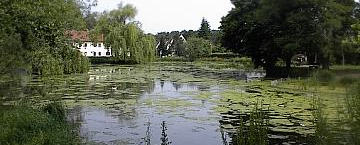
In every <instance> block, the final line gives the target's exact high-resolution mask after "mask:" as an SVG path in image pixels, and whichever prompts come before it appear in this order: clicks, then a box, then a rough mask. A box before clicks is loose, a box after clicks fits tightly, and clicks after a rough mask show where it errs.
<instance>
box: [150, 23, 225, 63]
mask: <svg viewBox="0 0 360 145" xmlns="http://www.w3.org/2000/svg"><path fill="white" fill-rule="evenodd" d="M221 36H222V33H221V31H219V30H211V29H210V25H209V22H208V21H207V20H206V19H205V18H203V19H202V22H201V26H200V28H199V30H196V31H194V30H188V31H187V30H183V31H181V32H179V31H172V32H161V33H158V34H157V35H156V36H155V37H156V41H157V54H158V56H159V57H169V56H170V57H171V56H178V57H186V58H188V59H190V60H195V59H197V58H200V57H207V56H209V55H211V54H212V53H217V52H220V53H222V52H225V49H224V48H223V47H221Z"/></svg>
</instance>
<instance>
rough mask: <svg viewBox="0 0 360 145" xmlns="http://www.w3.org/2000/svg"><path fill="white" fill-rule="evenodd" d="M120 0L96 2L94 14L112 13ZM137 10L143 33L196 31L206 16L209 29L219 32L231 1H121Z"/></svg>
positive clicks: (137, 18)
mask: <svg viewBox="0 0 360 145" xmlns="http://www.w3.org/2000/svg"><path fill="white" fill-rule="evenodd" d="M120 2H121V1H114V0H99V3H98V6H97V7H96V8H95V9H94V10H95V11H104V10H111V9H115V8H116V7H117V4H119V3H120ZM123 2H124V3H125V4H127V3H129V4H133V5H134V6H135V7H136V8H137V10H138V15H137V17H136V20H137V21H140V22H141V23H142V26H143V29H144V30H145V32H146V33H154V34H155V33H157V32H163V31H181V30H197V29H199V27H200V23H201V19H202V18H203V17H205V18H206V19H207V20H208V21H209V23H210V25H211V28H212V29H218V27H219V26H220V20H221V17H223V16H225V15H226V14H227V13H228V11H230V10H231V8H232V7H233V6H232V4H231V2H230V0H123Z"/></svg>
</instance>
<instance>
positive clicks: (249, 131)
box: [233, 107, 269, 145]
mask: <svg viewBox="0 0 360 145" xmlns="http://www.w3.org/2000/svg"><path fill="white" fill-rule="evenodd" d="M246 123H248V125H245V124H246ZM268 126H269V122H268V120H267V117H266V114H265V112H264V111H262V110H261V109H259V108H258V107H255V108H254V110H253V111H252V112H250V118H249V120H248V122H246V121H245V120H241V121H240V127H238V129H237V132H236V135H235V137H234V138H233V145H268V144H269V139H268V136H267V132H268Z"/></svg>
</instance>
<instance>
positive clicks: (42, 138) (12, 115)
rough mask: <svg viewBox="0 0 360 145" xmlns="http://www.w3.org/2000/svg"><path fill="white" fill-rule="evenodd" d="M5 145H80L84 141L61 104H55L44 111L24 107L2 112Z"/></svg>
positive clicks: (0, 141) (0, 124) (0, 135)
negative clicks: (69, 121)
mask: <svg viewBox="0 0 360 145" xmlns="http://www.w3.org/2000/svg"><path fill="white" fill-rule="evenodd" d="M0 112H1V114H0V128H1V132H0V144H1V145H76V144H80V138H79V137H78V136H77V133H76V132H75V130H74V126H72V125H69V124H68V123H67V122H66V119H65V110H64V108H63V107H62V105H61V104H58V103H51V104H49V105H47V106H45V107H43V108H41V109H34V108H32V107H29V106H26V105H21V106H13V107H10V108H7V109H2V110H1V111H0Z"/></svg>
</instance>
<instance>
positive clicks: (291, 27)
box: [221, 0, 354, 74]
mask: <svg viewBox="0 0 360 145" xmlns="http://www.w3.org/2000/svg"><path fill="white" fill-rule="evenodd" d="M232 2H233V4H234V5H235V8H234V9H233V10H231V11H230V12H229V14H228V15H227V16H226V17H224V18H223V20H222V22H221V23H222V26H221V30H222V31H223V33H224V35H223V45H224V46H225V47H226V48H228V49H230V50H232V51H233V52H237V53H242V54H245V55H248V56H250V57H251V58H252V59H253V61H254V64H255V66H262V67H264V68H265V69H266V70H267V72H268V74H270V71H271V70H273V69H274V66H275V64H276V62H277V61H279V60H283V61H284V62H286V66H287V68H290V66H291V58H292V56H294V55H295V54H297V53H305V54H306V55H307V56H309V59H310V62H312V63H320V64H321V65H322V66H323V68H328V66H329V63H330V58H331V54H332V51H333V50H334V49H336V48H337V46H339V44H340V43H339V42H341V40H343V39H344V38H345V37H346V35H345V34H346V33H345V32H346V31H348V30H350V29H349V28H350V26H351V23H353V22H352V11H353V9H354V2H353V1H351V0H345V1H335V0H331V1H329V0H309V1H302V0H274V1H267V0H252V1H249V0H233V1H232ZM349 24H350V25H349Z"/></svg>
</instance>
